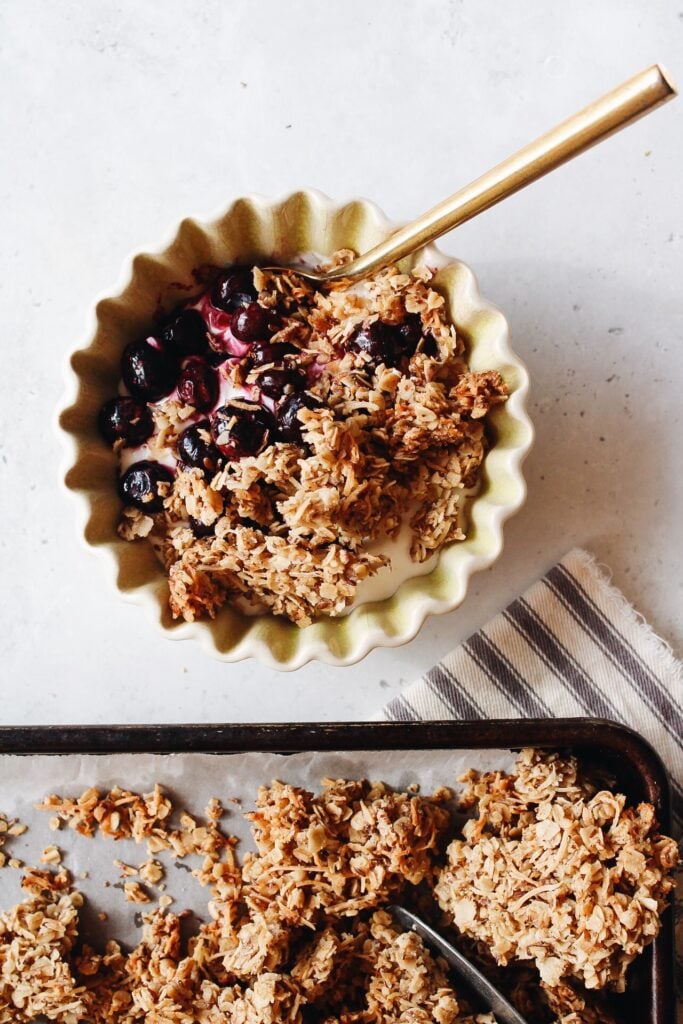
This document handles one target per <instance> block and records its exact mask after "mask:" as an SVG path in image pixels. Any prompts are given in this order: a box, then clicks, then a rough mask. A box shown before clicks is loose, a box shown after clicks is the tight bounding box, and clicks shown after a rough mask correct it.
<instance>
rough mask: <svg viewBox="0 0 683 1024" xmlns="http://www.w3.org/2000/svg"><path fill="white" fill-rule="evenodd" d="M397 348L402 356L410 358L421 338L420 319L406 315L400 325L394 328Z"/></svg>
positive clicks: (416, 315)
mask: <svg viewBox="0 0 683 1024" xmlns="http://www.w3.org/2000/svg"><path fill="white" fill-rule="evenodd" d="M394 336H395V338H396V342H397V347H398V348H399V350H400V351H401V353H402V354H403V355H406V356H412V355H413V354H414V352H415V349H416V348H417V346H418V344H419V342H420V339H421V337H422V317H421V316H420V315H419V314H418V313H408V315H407V316H406V318H405V320H404V321H403V323H402V324H399V325H398V327H397V328H395V334H394Z"/></svg>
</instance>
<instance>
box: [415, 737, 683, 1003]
mask: <svg viewBox="0 0 683 1024" xmlns="http://www.w3.org/2000/svg"><path fill="white" fill-rule="evenodd" d="M625 801H626V798H625V797H624V796H623V795H621V794H618V793H613V792H610V791H609V790H604V789H602V790H598V791H596V789H595V787H594V786H592V785H590V784H589V783H588V782H587V781H586V779H584V778H582V777H581V775H580V774H579V772H578V768H577V764H576V761H575V760H574V759H572V758H568V759H563V758H560V757H559V756H558V755H547V754H542V753H540V752H538V751H533V750H526V751H524V752H523V753H522V755H521V756H520V758H519V760H518V763H517V769H516V773H515V774H514V775H507V774H504V773H501V772H488V773H485V774H482V775H479V774H477V773H474V772H473V773H471V775H470V776H469V779H468V788H467V791H466V794H465V797H464V806H465V807H467V808H475V813H476V816H475V817H473V818H470V819H469V820H468V821H467V823H466V824H465V826H464V828H463V836H464V838H463V839H454V840H453V842H452V843H451V844H450V846H449V848H448V863H447V865H446V867H445V868H444V869H443V871H442V872H441V875H440V878H439V881H438V883H437V885H436V888H435V890H434V892H435V896H436V898H437V900H438V901H439V904H440V906H441V907H442V909H443V910H445V911H447V913H448V914H449V915H450V916H451V917H452V919H453V922H454V923H455V926H456V928H457V929H458V930H459V931H460V932H462V933H463V934H465V935H468V936H471V937H473V938H474V939H476V940H478V941H480V942H482V943H484V944H485V945H486V946H487V948H488V949H489V950H490V952H491V953H492V955H493V957H494V958H495V960H496V961H497V962H498V963H499V964H503V965H506V964H509V963H511V962H513V961H516V960H520V961H532V962H533V963H534V964H535V966H536V967H537V969H538V971H539V974H540V976H541V980H542V982H543V984H544V985H545V986H547V988H548V989H549V990H553V989H556V988H560V987H561V986H562V985H563V984H564V983H565V982H566V981H567V980H578V981H579V982H580V983H581V984H582V985H583V986H585V988H586V989H602V988H606V987H607V988H610V989H611V990H613V991H617V992H621V991H623V990H624V988H625V984H626V971H627V968H628V966H629V964H630V963H631V962H632V961H633V960H634V959H635V957H636V956H638V954H639V953H641V952H642V950H643V949H644V948H645V946H647V945H649V944H650V942H652V940H653V938H654V937H655V936H656V935H657V933H658V932H659V927H660V916H661V913H662V911H663V909H664V907H665V905H666V902H667V897H668V895H669V893H670V892H671V890H672V888H673V886H674V880H673V876H672V871H673V868H674V867H675V865H676V863H677V861H678V850H677V847H676V843H675V841H674V840H673V839H669V838H667V837H666V836H662V835H660V833H659V831H658V828H657V822H656V820H655V816H654V810H653V808H652V806H651V805H650V804H639V805H638V807H631V808H627V807H625Z"/></svg>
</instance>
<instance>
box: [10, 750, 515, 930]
mask: <svg viewBox="0 0 683 1024" xmlns="http://www.w3.org/2000/svg"><path fill="white" fill-rule="evenodd" d="M514 760H515V755H514V754H513V753H512V752H510V751H508V750H490V749H486V750H460V749H459V750H455V751H454V750H391V751H386V750H383V751H352V752H323V751H318V752H305V753H298V754H272V753H238V754H196V753H195V754H108V755H93V754H64V755H31V756H19V755H16V754H3V755H0V812H2V813H3V814H5V815H6V816H7V817H12V818H19V820H20V821H21V822H23V823H24V824H26V825H28V826H29V829H28V832H26V833H25V834H24V835H23V836H18V837H14V838H9V839H8V841H7V843H6V845H5V847H4V852H5V853H6V854H7V858H8V860H9V858H10V857H12V858H18V859H19V860H21V861H23V862H24V863H25V864H27V865H31V866H42V865H40V856H41V853H42V851H43V850H44V849H45V847H46V846H48V845H55V846H57V847H58V848H59V849H60V851H61V852H62V855H63V856H62V863H63V864H64V866H65V867H66V868H67V869H68V870H69V871H70V872H71V875H72V876H73V878H74V884H75V886H76V887H77V888H78V889H79V890H80V891H81V892H82V893H83V894H84V895H85V897H86V903H85V907H84V909H83V912H82V930H83V934H84V936H85V937H86V938H87V939H88V941H90V942H92V943H94V944H96V945H97V946H100V945H101V943H102V942H104V941H105V940H106V939H109V938H115V939H117V940H118V941H120V942H121V943H122V944H123V945H124V946H126V947H132V946H134V945H135V944H136V943H137V942H138V941H139V940H140V937H141V927H142V915H143V914H144V913H147V912H149V911H150V910H152V909H153V908H154V907H155V905H156V900H157V899H158V897H159V896H160V895H161V893H160V892H159V890H158V889H157V888H155V887H152V886H147V885H144V883H143V885H144V888H145V889H146V890H147V891H148V892H149V893H150V894H151V895H152V896H153V897H154V902H152V903H148V904H133V903H128V902H127V901H126V900H125V898H124V894H123V882H124V881H125V880H126V879H124V878H123V877H122V876H121V873H120V871H119V869H118V868H116V867H115V866H114V864H113V861H114V860H115V859H117V860H121V861H124V862H125V863H126V864H130V865H132V866H133V867H139V866H140V865H141V864H142V863H143V861H145V860H147V859H148V856H149V855H148V853H147V847H146V844H144V843H142V844H139V845H137V844H135V843H134V842H132V841H131V840H118V841H114V840H112V839H111V838H108V837H105V836H102V835H99V834H98V835H96V836H95V837H94V838H93V839H87V838H86V837H85V836H80V835H78V834H77V833H76V832H74V831H73V830H72V829H69V828H68V827H67V826H65V825H62V827H61V829H60V830H59V831H55V832H53V831H52V830H51V829H50V828H49V824H48V822H49V819H50V817H51V814H50V812H49V811H37V810H35V809H34V806H33V805H34V804H35V803H37V802H39V801H41V800H43V799H44V798H45V797H46V796H47V795H49V794H50V793H58V794H59V795H60V796H63V797H77V796H80V794H81V793H82V792H83V791H84V790H85V789H87V788H88V787H90V786H96V787H97V788H98V789H100V790H101V791H106V790H108V789H110V788H111V787H112V786H114V785H118V786H120V787H121V788H122V789H129V790H133V791H134V792H139V793H143V792H148V791H149V790H151V789H152V788H153V786H154V784H155V783H157V782H158V783H159V784H160V785H161V786H162V787H163V789H164V790H165V791H166V792H167V793H168V795H169V796H170V797H171V799H172V800H173V804H174V807H175V809H176V812H179V811H183V810H184V811H187V812H189V813H190V814H191V815H192V816H193V817H195V818H196V819H198V820H203V817H204V809H205V808H206V806H207V804H208V802H209V800H210V799H211V798H212V797H218V798H219V799H220V800H221V802H222V803H223V805H224V807H225V812H226V813H225V815H224V817H223V819H222V821H221V827H222V829H223V831H224V832H225V833H228V834H231V835H235V836H237V837H238V838H239V840H240V844H239V846H238V853H239V852H240V851H242V852H243V851H244V850H246V849H252V848H253V843H252V841H251V837H250V835H249V826H248V822H246V821H245V820H244V818H243V816H242V812H243V811H248V810H251V809H252V808H253V806H254V800H255V796H256V791H257V789H258V787H259V786H260V785H264V784H268V783H270V782H271V781H272V780H273V779H279V780H280V781H281V782H288V783H292V784H293V785H297V786H305V787H306V788H308V789H312V790H315V791H317V790H319V788H320V782H321V780H322V779H323V778H325V777H326V776H330V777H334V778H347V779H358V778H368V779H372V780H381V781H383V782H385V783H387V784H388V785H390V786H392V787H393V788H396V789H399V790H404V789H406V788H407V787H408V786H410V785H411V784H413V783H417V784H418V785H419V787H420V791H421V792H422V793H423V794H428V793H431V792H432V791H433V790H434V789H436V788H438V787H439V786H450V787H451V788H452V789H453V790H454V792H455V793H456V795H457V793H458V791H459V790H460V789H461V787H460V786H459V784H458V782H457V778H458V776H459V775H461V774H462V773H463V772H464V771H465V770H467V769H468V768H477V769H504V770H509V769H510V768H511V767H512V765H513V764H514ZM154 856H155V859H157V860H159V861H160V862H161V863H162V864H163V866H164V869H165V875H166V877H165V879H164V881H165V883H166V888H165V894H167V895H169V896H171V897H172V899H173V903H172V904H171V907H170V909H171V910H173V911H174V912H180V911H182V910H186V909H188V910H190V911H192V914H193V915H194V919H195V920H194V924H195V925H197V924H198V922H199V921H204V920H206V919H207V917H208V912H207V902H208V900H209V899H210V893H209V891H208V889H206V888H202V887H201V886H200V884H199V882H198V881H197V880H196V879H195V878H193V877H192V875H191V873H190V872H191V870H192V869H193V868H195V867H198V866H199V864H200V858H199V857H186V858H184V859H183V860H174V859H173V858H172V857H171V856H170V855H169V854H168V853H167V852H162V853H159V854H155V855H154ZM21 875H22V871H21V870H16V869H13V868H10V867H9V866H6V867H4V868H3V869H1V870H0V907H1V908H2V910H6V909H8V908H9V907H10V906H12V905H13V904H15V903H17V902H18V901H19V900H20V899H21V898H22V890H21V887H20V881H21ZM83 875H87V877H83ZM102 911H104V912H105V913H106V914H107V920H106V922H104V923H103V922H101V921H100V920H99V918H98V916H97V915H98V914H99V913H100V912H102Z"/></svg>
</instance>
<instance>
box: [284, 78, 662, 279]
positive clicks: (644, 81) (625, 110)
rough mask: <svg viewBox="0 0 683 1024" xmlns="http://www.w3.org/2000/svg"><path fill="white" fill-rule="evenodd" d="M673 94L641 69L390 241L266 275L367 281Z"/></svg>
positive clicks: (400, 230) (391, 237)
mask: <svg viewBox="0 0 683 1024" xmlns="http://www.w3.org/2000/svg"><path fill="white" fill-rule="evenodd" d="M676 95H677V89H676V86H675V85H674V83H673V82H672V80H671V78H670V77H669V75H668V73H667V72H666V71H665V70H664V68H663V67H662V66H661V64H653V65H652V67H649V68H645V69H644V70H643V71H640V72H639V73H638V74H637V75H634V77H633V78H629V79H628V81H626V82H623V83H622V84H621V85H619V86H617V88H616V89H612V91H611V92H608V93H607V94H606V95H605V96H603V97H602V98H601V99H599V100H596V101H595V102H594V103H591V104H590V105H589V106H587V107H584V109H583V110H580V111H579V112H578V113H576V114H574V115H572V117H569V118H567V120H566V121H562V122H561V123H560V124H558V125H557V126H556V127H555V128H552V129H551V130H550V131H549V132H546V134H545V135H541V136H540V138H538V139H536V141H535V142H530V143H529V145H528V146H524V148H523V149H520V150H518V151H517V152H516V153H513V155H512V156H509V157H508V158H507V160H503V162H502V163H500V164H498V165H497V166H496V167H494V168H493V169H492V170H490V171H487V172H486V174H482V175H481V177H479V178H476V179H475V180H474V181H473V182H471V184H469V185H465V187H464V188H461V189H460V191H459V192H456V193H455V194H454V195H452V196H449V198H448V199H444V201H443V202H442V203H439V204H438V206H435V207H433V208H432V209H431V210H429V211H428V212H427V213H423V214H422V216H421V217H418V218H417V220H414V221H412V222H411V223H410V224H406V225H405V227H402V228H399V229H398V231H395V232H394V234H392V235H390V236H389V238H387V239H385V240H384V241H383V242H380V243H379V245H375V246H374V247H373V248H372V249H369V250H368V251H367V252H365V253H363V255H362V256H358V257H357V258H356V259H355V260H352V261H351V262H350V263H346V264H344V266H341V267H335V268H334V269H333V270H326V271H324V272H322V271H314V270H309V269H308V268H301V267H298V266H297V267H296V268H291V267H289V268H285V267H266V268H265V269H267V270H284V269H290V270H291V269H295V270H296V273H297V274H300V275H301V277H305V278H308V280H309V281H315V282H317V283H319V284H322V283H323V282H325V281H337V280H340V279H341V278H345V279H346V278H356V277H366V276H367V275H368V274H372V273H373V272H374V271H376V270H380V269H381V268H382V267H385V266H386V265H387V264H388V263H396V262H397V261H398V260H401V259H403V257H404V256H408V255H410V253H412V252H415V250H416V249H421V248H422V247H423V246H424V245H427V244H428V243H429V242H433V241H434V239H435V238H439V237H440V236H441V235H443V234H445V233H446V232H447V231H451V230H452V229H453V228H455V227H457V226H458V225H459V224H464V223H465V221H468V220H471V219H472V217H476V216H477V214H478V213H482V212H483V211H484V210H488V208H489V207H490V206H495V204H496V203H499V202H500V201H501V199H507V197H508V196H511V195H512V194H513V193H514V192H518V191H519V190H520V189H521V188H524V187H525V186H526V185H530V184H531V182H532V181H536V179H537V178H542V177H543V175H544V174H548V172H549V171H554V170H555V168H556V167H559V166H560V165H561V164H564V163H566V162H567V161H568V160H571V159H572V157H575V156H578V155H579V153H583V152H584V150H586V149H589V148H590V147H591V146H594V145H595V144H596V143H597V142H602V141H603V139H606V138H607V137H608V136H609V135H612V134H614V132H618V131H619V130H620V129H621V128H625V127H626V125H629V124H632V123H633V121H636V120H638V118H639V117H642V116H643V115H644V114H648V113H649V112H650V111H651V110H654V109H655V107H658V106H660V104H662V103H666V102H667V100H670V99H673V97H674V96H676Z"/></svg>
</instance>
